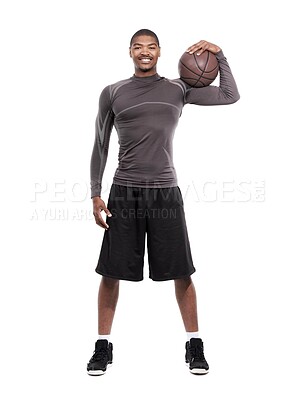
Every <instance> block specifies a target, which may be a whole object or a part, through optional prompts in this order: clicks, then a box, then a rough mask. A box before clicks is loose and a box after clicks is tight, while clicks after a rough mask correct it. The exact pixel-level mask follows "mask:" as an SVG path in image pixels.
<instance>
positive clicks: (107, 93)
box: [100, 78, 131, 102]
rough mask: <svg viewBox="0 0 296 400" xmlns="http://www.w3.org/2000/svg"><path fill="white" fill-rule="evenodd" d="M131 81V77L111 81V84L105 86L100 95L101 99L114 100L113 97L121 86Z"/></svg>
mask: <svg viewBox="0 0 296 400" xmlns="http://www.w3.org/2000/svg"><path fill="white" fill-rule="evenodd" d="M130 82H131V79H130V78H128V79H122V80H120V81H118V82H115V83H111V84H109V85H107V86H105V87H104V89H103V90H102V92H101V95H100V98H101V100H105V101H109V102H112V99H113V98H114V95H115V93H116V92H117V90H118V89H119V88H120V87H122V86H124V85H126V84H128V83H130Z"/></svg>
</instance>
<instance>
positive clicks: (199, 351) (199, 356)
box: [190, 346, 206, 361]
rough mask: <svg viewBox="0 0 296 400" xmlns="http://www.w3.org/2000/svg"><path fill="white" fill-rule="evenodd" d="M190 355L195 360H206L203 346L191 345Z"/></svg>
mask: <svg viewBox="0 0 296 400" xmlns="http://www.w3.org/2000/svg"><path fill="white" fill-rule="evenodd" d="M190 356H191V360H194V361H206V359H205V356H204V352H203V348H202V347H198V346H194V347H190Z"/></svg>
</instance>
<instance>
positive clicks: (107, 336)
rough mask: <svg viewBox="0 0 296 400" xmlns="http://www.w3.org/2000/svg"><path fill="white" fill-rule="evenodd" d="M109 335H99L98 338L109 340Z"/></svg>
mask: <svg viewBox="0 0 296 400" xmlns="http://www.w3.org/2000/svg"><path fill="white" fill-rule="evenodd" d="M110 336H111V335H99V336H98V339H99V340H102V339H106V340H108V342H110Z"/></svg>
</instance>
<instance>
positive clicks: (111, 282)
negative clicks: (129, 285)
mask: <svg viewBox="0 0 296 400" xmlns="http://www.w3.org/2000/svg"><path fill="white" fill-rule="evenodd" d="M101 284H102V285H104V286H105V287H108V288H109V289H113V288H114V289H115V288H116V287H118V286H119V279H113V278H109V277H107V276H102V280H101Z"/></svg>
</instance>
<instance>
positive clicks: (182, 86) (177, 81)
mask: <svg viewBox="0 0 296 400" xmlns="http://www.w3.org/2000/svg"><path fill="white" fill-rule="evenodd" d="M164 79H165V80H166V81H167V82H168V84H170V85H174V86H175V87H177V88H179V89H180V90H181V91H182V92H183V94H184V95H185V94H186V92H187V90H188V89H189V88H190V86H189V85H187V84H186V83H185V82H183V81H182V79H180V78H177V79H168V78H164Z"/></svg>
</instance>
